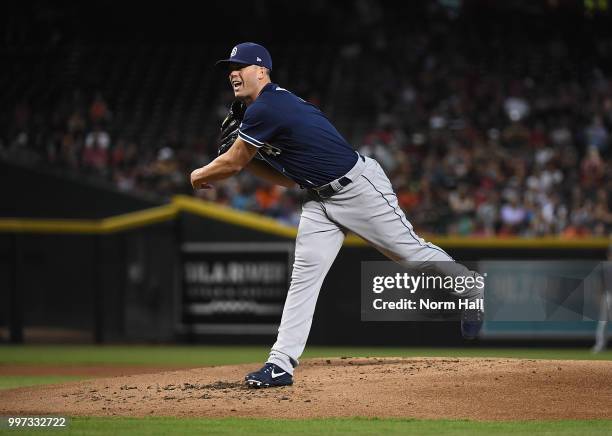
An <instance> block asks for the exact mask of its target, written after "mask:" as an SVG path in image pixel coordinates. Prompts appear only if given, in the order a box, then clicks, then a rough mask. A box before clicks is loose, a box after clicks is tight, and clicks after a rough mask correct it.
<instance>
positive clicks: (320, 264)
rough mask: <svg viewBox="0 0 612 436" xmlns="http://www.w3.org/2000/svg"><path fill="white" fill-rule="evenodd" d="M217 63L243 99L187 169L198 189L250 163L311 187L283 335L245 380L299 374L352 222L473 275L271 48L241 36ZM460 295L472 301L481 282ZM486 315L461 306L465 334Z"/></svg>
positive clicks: (397, 247) (393, 253) (274, 178)
mask: <svg viewBox="0 0 612 436" xmlns="http://www.w3.org/2000/svg"><path fill="white" fill-rule="evenodd" d="M217 64H222V65H226V66H227V72H228V79H229V82H230V84H231V86H232V89H233V91H234V95H235V97H236V99H237V101H236V102H234V104H232V107H231V109H230V112H229V114H228V116H227V118H226V119H225V120H224V122H223V124H222V134H221V138H222V139H221V145H220V148H219V156H218V157H217V158H216V159H215V160H213V161H212V162H211V163H209V164H208V165H206V166H204V167H202V168H198V169H196V170H194V171H193V172H192V173H191V184H192V185H193V188H194V189H207V188H210V187H211V183H213V182H216V181H218V180H222V179H225V178H228V177H231V176H233V175H234V174H237V173H238V172H239V171H241V170H242V169H245V168H246V169H247V170H249V171H251V172H253V173H254V174H255V175H257V176H260V177H262V178H264V179H266V180H268V181H270V182H272V183H275V184H278V185H282V186H286V187H296V186H299V187H301V188H303V189H307V190H308V200H307V201H306V202H305V203H304V204H303V207H302V214H301V219H300V224H299V227H298V234H297V240H296V247H295V262H294V265H293V272H292V276H291V285H290V288H289V291H288V294H287V299H286V301H285V306H284V309H283V315H282V319H281V323H280V327H279V329H278V337H277V340H276V343H275V344H274V346H273V347H272V350H271V352H270V356H269V358H268V361H267V362H266V363H265V365H264V366H263V367H262V368H261V369H260V370H258V371H255V372H253V373H250V374H248V375H247V376H246V379H245V380H246V384H247V385H248V386H251V387H271V386H284V385H291V384H292V383H293V371H294V368H295V367H297V365H298V362H299V358H300V356H301V354H302V352H303V351H304V347H305V346H306V340H307V338H308V334H309V332H310V326H311V323H312V318H313V314H314V310H315V304H316V301H317V297H318V295H319V291H320V289H321V285H322V283H323V280H324V278H325V276H326V274H327V272H328V271H329V269H330V267H331V265H332V263H333V261H334V259H335V257H336V255H337V254H338V251H339V250H340V247H341V245H342V242H343V240H344V237H345V235H346V232H347V231H352V232H354V233H356V234H357V235H359V236H361V237H362V238H363V239H365V240H366V241H368V242H369V243H370V244H371V245H372V246H374V247H375V248H377V249H378V250H380V251H381V252H382V253H384V254H385V255H386V256H388V257H389V258H391V259H393V260H395V261H397V262H400V263H401V262H415V261H416V262H422V263H423V264H426V263H428V262H433V265H437V268H442V267H440V265H444V269H445V271H440V272H441V273H443V274H445V275H452V276H459V275H462V276H474V277H475V276H476V275H477V273H475V272H473V271H469V270H468V269H467V268H465V267H464V266H463V265H461V264H459V263H457V262H454V261H453V259H452V258H451V257H450V256H449V255H448V254H447V253H446V252H444V250H442V249H441V248H439V247H437V246H435V245H433V244H431V243H429V242H426V241H424V240H423V239H422V238H420V237H419V236H417V235H416V234H415V232H414V230H413V228H412V225H411V224H410V222H409V221H408V220H407V219H406V216H405V215H404V213H403V211H402V210H401V209H400V207H399V206H398V201H397V197H396V195H395V193H394V192H393V188H392V187H391V183H390V182H389V179H388V178H387V176H386V175H385V173H384V171H383V169H382V168H381V166H380V165H379V164H378V162H376V160H374V159H371V158H369V157H365V156H362V155H360V154H358V153H357V152H356V151H355V150H354V149H353V147H352V146H351V145H350V144H348V143H347V141H346V140H345V139H344V138H343V137H342V135H340V133H338V131H337V130H336V128H335V127H334V126H333V125H332V124H331V122H330V121H329V120H328V119H327V117H326V116H325V115H324V114H323V113H322V112H321V111H320V110H319V109H318V108H317V107H315V106H314V105H312V104H310V103H308V102H306V101H304V100H302V99H301V98H299V97H297V96H295V95H294V94H292V93H291V92H290V91H288V90H286V89H284V88H282V87H281V86H279V85H277V84H275V83H272V81H271V77H270V74H271V72H272V58H271V56H270V53H269V52H268V50H266V49H265V48H264V47H262V46H261V45H258V44H254V43H250V42H245V43H242V44H239V45H237V46H236V47H234V48H233V49H232V51H231V55H230V57H229V58H228V59H223V60H221V61H218V62H217ZM461 296H462V298H468V299H469V300H470V301H473V300H475V299H478V298H482V291H481V290H478V289H476V288H474V289H472V290H469V291H466V292H464V293H462V294H461ZM482 319H483V313H482V311H480V310H471V311H470V310H466V311H464V312H463V314H462V322H461V330H462V334H463V335H464V337H466V338H474V337H476V336H477V335H478V333H479V331H480V328H481V325H482Z"/></svg>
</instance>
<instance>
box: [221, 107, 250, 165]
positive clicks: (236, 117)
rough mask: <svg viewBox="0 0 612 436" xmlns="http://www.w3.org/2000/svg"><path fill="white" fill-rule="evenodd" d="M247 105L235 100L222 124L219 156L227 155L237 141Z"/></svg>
mask: <svg viewBox="0 0 612 436" xmlns="http://www.w3.org/2000/svg"><path fill="white" fill-rule="evenodd" d="M245 111H246V105H245V104H244V103H243V102H241V101H240V100H234V101H233V102H232V105H231V106H230V108H229V111H228V112H227V116H226V117H225V119H224V120H223V122H222V123H221V134H220V139H219V147H218V148H217V155H221V154H223V153H225V152H226V151H227V150H229V149H230V147H231V146H232V145H233V144H234V142H235V141H236V138H237V137H238V128H239V127H240V123H241V122H242V118H244V112H245Z"/></svg>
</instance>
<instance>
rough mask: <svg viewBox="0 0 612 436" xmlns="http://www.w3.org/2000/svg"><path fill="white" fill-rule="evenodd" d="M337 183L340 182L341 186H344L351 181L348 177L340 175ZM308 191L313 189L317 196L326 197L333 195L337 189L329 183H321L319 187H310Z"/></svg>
mask: <svg viewBox="0 0 612 436" xmlns="http://www.w3.org/2000/svg"><path fill="white" fill-rule="evenodd" d="M338 183H339V184H340V186H341V187H342V188H344V187H345V186H346V185H348V184H349V183H353V181H352V180H351V179H349V178H348V177H342V178H341V179H339V180H338ZM310 191H313V193H314V194H316V195H318V196H319V197H323V198H328V197H331V196H332V195H334V194H335V193H336V192H338V191H339V189H338V190H336V189H334V187H333V186H332V185H331V183H328V184H327V185H323V186H321V187H320V188H311V189H310Z"/></svg>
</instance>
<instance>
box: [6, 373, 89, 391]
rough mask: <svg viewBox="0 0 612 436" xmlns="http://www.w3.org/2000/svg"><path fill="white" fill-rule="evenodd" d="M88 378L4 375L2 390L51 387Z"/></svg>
mask: <svg viewBox="0 0 612 436" xmlns="http://www.w3.org/2000/svg"><path fill="white" fill-rule="evenodd" d="M84 378H86V377H79V376H71V375H4V376H0V389H11V388H19V387H22V386H35V385H50V384H54V383H63V382H67V381H74V380H82V379H84Z"/></svg>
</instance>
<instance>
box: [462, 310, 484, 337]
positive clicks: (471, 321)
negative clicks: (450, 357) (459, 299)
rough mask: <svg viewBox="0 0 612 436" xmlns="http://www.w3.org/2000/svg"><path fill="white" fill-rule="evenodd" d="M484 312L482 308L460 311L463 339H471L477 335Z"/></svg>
mask: <svg viewBox="0 0 612 436" xmlns="http://www.w3.org/2000/svg"><path fill="white" fill-rule="evenodd" d="M483 321H484V312H483V311H482V310H474V309H467V310H464V311H463V312H462V313H461V335H462V336H463V338H464V339H468V340H472V339H476V338H477V337H478V334H479V333H480V329H481V328H482V322H483Z"/></svg>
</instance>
